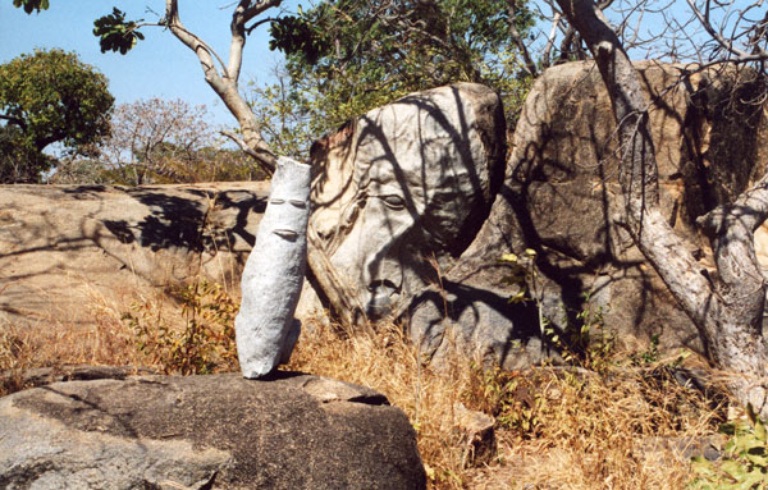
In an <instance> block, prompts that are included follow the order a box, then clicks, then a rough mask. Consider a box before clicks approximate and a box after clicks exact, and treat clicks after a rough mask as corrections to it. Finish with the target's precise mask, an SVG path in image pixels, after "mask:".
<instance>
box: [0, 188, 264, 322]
mask: <svg viewBox="0 0 768 490" xmlns="http://www.w3.org/2000/svg"><path fill="white" fill-rule="evenodd" d="M268 186H269V184H268V183H262V182H248V183H230V182H228V183H221V184H200V185H164V186H144V187H135V188H126V187H112V186H74V185H72V186H35V185H6V186H0V271H2V272H0V291H2V294H1V295H0V322H3V321H5V322H11V323H16V324H21V323H38V322H39V323H41V324H44V325H46V328H50V327H49V326H50V325H51V323H55V324H60V325H65V326H72V327H73V328H74V327H77V326H79V325H82V324H85V323H88V322H91V321H93V314H92V312H91V311H89V309H88V306H89V304H92V303H94V302H97V301H102V300H103V301H104V302H106V303H109V302H110V301H114V302H116V303H117V304H123V305H125V304H127V303H128V302H129V301H130V298H131V294H132V292H135V291H140V292H141V293H142V294H144V295H146V294H147V291H148V290H149V289H151V288H153V287H158V288H165V287H167V286H168V285H170V284H183V283H184V282H185V281H190V280H192V279H194V278H196V277H197V276H198V275H202V276H203V277H208V278H209V279H211V280H213V281H217V282H221V283H226V284H233V283H235V282H236V281H238V280H239V276H240V271H241V270H242V267H243V264H244V263H245V258H246V257H247V254H248V252H249V251H250V249H251V246H252V244H253V241H254V236H255V233H256V230H257V229H258V222H259V219H260V217H261V213H262V212H263V210H264V207H265V206H266V194H267V190H268ZM252 211H257V212H252ZM123 295H127V296H128V297H127V298H125V297H124V296H123ZM94 297H96V298H94Z"/></svg>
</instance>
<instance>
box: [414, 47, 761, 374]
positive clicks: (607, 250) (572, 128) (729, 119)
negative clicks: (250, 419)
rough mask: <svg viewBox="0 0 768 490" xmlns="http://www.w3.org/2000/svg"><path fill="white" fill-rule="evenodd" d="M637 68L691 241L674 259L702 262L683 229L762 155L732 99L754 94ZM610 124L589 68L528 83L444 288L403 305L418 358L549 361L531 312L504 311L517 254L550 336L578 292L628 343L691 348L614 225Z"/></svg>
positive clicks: (692, 231) (618, 206) (743, 179)
mask: <svg viewBox="0 0 768 490" xmlns="http://www.w3.org/2000/svg"><path fill="white" fill-rule="evenodd" d="M637 66H638V68H639V70H640V75H641V77H642V79H643V81H644V83H645V84H646V88H647V90H648V93H649V94H650V95H651V99H652V102H653V107H652V108H651V110H650V118H651V129H652V133H653V134H652V137H653V139H654V143H655V148H656V151H657V160H658V165H659V181H660V186H661V193H662V207H663V209H664V210H665V212H666V213H667V216H668V217H669V221H670V223H672V224H673V226H674V228H675V230H676V231H677V232H678V233H680V234H682V235H685V236H686V237H688V238H690V239H691V240H692V241H693V242H694V243H695V244H696V245H697V246H698V248H697V249H695V250H687V251H685V250H684V251H680V253H692V254H695V256H696V257H697V258H700V260H701V263H702V265H703V266H705V267H709V266H711V259H710V257H711V253H710V250H709V247H708V244H707V243H705V242H704V241H703V240H700V239H699V238H698V232H697V230H696V228H695V225H694V223H695V221H694V220H695V218H696V217H697V216H699V215H700V214H702V213H704V212H706V211H708V210H709V209H712V207H714V206H716V205H718V204H720V203H723V202H727V201H729V200H730V199H733V197H734V196H736V195H737V194H738V193H739V192H741V191H743V190H744V189H745V187H746V186H747V184H748V183H749V182H750V181H752V180H753V179H754V177H755V175H756V173H759V172H760V171H762V166H761V167H760V168H758V166H756V165H755V163H754V162H763V161H764V158H762V156H764V155H763V153H764V152H765V151H766V149H767V148H768V145H766V144H764V143H761V142H765V141H766V138H765V136H761V134H763V133H761V132H760V131H761V128H763V126H764V123H762V122H761V117H762V109H761V108H760V107H755V106H746V105H744V104H743V102H742V101H743V100H749V98H750V97H749V93H750V90H751V89H753V88H754V85H750V83H749V81H748V80H746V79H745V78H744V77H741V76H740V75H739V74H738V73H736V72H734V71H727V70H726V71H720V72H718V71H715V70H705V71H704V72H702V73H698V74H694V75H692V76H690V77H689V78H687V79H685V81H684V82H681V78H680V76H679V75H680V73H681V71H682V70H683V67H682V66H671V65H659V64H656V63H650V62H647V63H643V64H638V65H637ZM734 87H736V92H732V90H731V89H732V88H734ZM614 128H615V122H614V117H613V115H612V111H611V108H610V101H609V99H608V97H607V94H606V91H605V88H604V84H603V83H602V80H601V78H600V74H599V72H598V70H597V68H596V67H595V66H594V65H593V64H592V63H588V62H579V63H571V64H565V65H561V66H558V67H555V68H552V69H550V70H547V71H546V72H545V73H544V75H543V76H542V77H540V78H539V79H538V80H537V81H536V83H535V84H534V87H533V88H532V90H531V92H530V94H529V96H528V98H527V100H526V104H525V107H524V109H523V112H522V114H521V117H520V122H519V123H518V126H517V128H516V131H515V135H514V141H513V147H512V149H511V152H510V156H509V160H508V162H507V168H506V177H505V181H504V185H503V186H502V189H501V192H500V194H499V195H498V196H497V198H496V201H495V203H494V205H493V209H492V211H491V214H490V216H489V218H488V220H487V221H486V222H485V223H484V225H483V228H482V229H481V230H480V232H479V233H478V235H477V237H476V238H475V240H474V241H473V242H472V244H471V245H470V246H469V247H468V249H467V250H466V251H465V252H464V254H463V255H462V257H461V258H460V260H459V261H458V263H457V265H456V266H455V267H454V268H453V269H451V270H450V271H448V272H447V273H446V274H445V276H444V278H443V289H442V290H439V289H437V288H433V289H430V290H427V291H425V292H424V293H423V294H422V295H421V296H420V298H418V299H417V300H416V301H414V302H413V304H412V308H411V332H412V335H413V337H414V339H416V340H418V341H422V345H423V347H424V351H425V352H427V353H429V354H432V355H433V356H436V358H437V359H439V358H441V357H442V356H444V355H446V354H447V353H449V352H451V351H453V350H454V349H455V348H456V346H458V347H459V349H460V350H462V351H464V352H469V353H470V354H471V355H472V356H474V357H478V358H482V359H485V360H489V361H494V362H498V363H500V364H502V365H503V366H505V367H507V368H517V367H521V366H523V365H526V364H530V363H536V362H539V361H541V360H542V359H543V358H544V357H545V356H548V355H549V349H548V348H547V339H546V337H545V336H543V335H542V326H541V324H540V321H539V318H538V315H537V310H536V306H535V304H534V303H533V302H529V303H527V304H509V302H508V301H507V298H509V297H511V296H512V295H513V294H514V293H515V292H516V288H515V287H512V286H510V285H509V284H505V283H504V282H503V281H502V278H503V277H505V276H506V275H509V272H510V268H509V266H508V265H504V264H502V263H500V262H499V259H500V258H501V256H502V254H505V253H510V252H513V253H516V254H518V255H521V256H522V255H523V254H524V250H525V249H527V248H530V249H533V250H535V252H536V254H537V255H536V262H535V264H536V267H535V276H536V279H535V281H534V282H535V284H533V285H532V287H531V290H532V291H533V292H534V296H535V297H536V299H537V300H538V302H539V303H540V304H541V306H542V309H543V313H544V316H545V317H546V319H547V321H548V322H549V325H550V326H551V327H553V328H555V329H560V330H564V329H566V328H567V326H568V325H574V326H575V325H578V324H579V321H580V320H579V318H577V315H578V314H579V312H580V311H583V310H584V309H585V308H586V307H587V306H588V304H587V303H585V300H584V297H585V295H588V296H589V298H590V302H589V304H591V307H592V308H593V310H592V311H593V312H594V313H598V312H601V314H602V317H603V322H604V325H605V327H606V329H611V330H613V331H615V332H616V334H617V336H618V337H619V338H620V339H621V340H622V341H624V342H625V343H628V344H630V345H631V344H632V343H633V342H634V340H633V339H638V340H639V341H640V342H647V340H648V339H650V338H651V336H658V337H659V339H660V341H661V347H662V348H665V347H666V348H672V347H679V346H685V347H690V348H692V349H694V350H701V349H702V345H701V343H700V341H699V336H698V334H697V332H696V329H695V328H694V326H693V325H692V323H691V322H690V320H689V319H688V317H687V316H686V315H685V314H684V313H683V312H682V311H681V310H680V309H679V308H678V306H677V304H676V303H675V301H674V300H673V298H672V297H671V296H670V295H669V293H668V292H667V290H666V288H665V286H664V284H663V283H662V282H661V280H660V279H659V277H658V276H657V274H656V273H655V271H653V269H652V268H651V267H650V266H649V264H647V263H646V262H645V260H644V258H643V256H642V255H641V254H640V252H639V251H638V250H637V249H636V248H635V247H634V245H633V243H632V241H631V239H630V238H629V236H628V235H627V234H626V232H625V231H624V230H623V229H622V228H621V227H620V226H619V225H617V224H616V222H615V221H614V219H615V217H616V216H619V215H620V214H621V210H622V206H623V201H622V198H621V194H620V188H619V184H618V182H617V173H618V160H617V155H618V154H617V148H616V141H615V133H614ZM591 333H592V334H595V333H596V332H595V329H594V325H593V331H592V332H591Z"/></svg>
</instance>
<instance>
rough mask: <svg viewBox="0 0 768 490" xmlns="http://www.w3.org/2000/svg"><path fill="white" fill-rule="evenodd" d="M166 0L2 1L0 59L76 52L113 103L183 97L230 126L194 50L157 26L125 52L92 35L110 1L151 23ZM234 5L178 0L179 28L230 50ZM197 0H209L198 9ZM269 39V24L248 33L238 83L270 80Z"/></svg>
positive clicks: (272, 56) (292, 2)
mask: <svg viewBox="0 0 768 490" xmlns="http://www.w3.org/2000/svg"><path fill="white" fill-rule="evenodd" d="M164 3H165V2H162V1H160V0H143V1H135V0H132V1H125V0H124V1H118V0H114V1H105V0H51V2H50V8H49V9H48V10H45V11H42V12H41V13H39V14H32V15H27V14H26V13H24V11H23V10H22V9H17V8H14V7H13V5H12V2H11V0H0V63H7V62H8V61H10V60H11V59H13V58H15V57H17V56H19V55H20V54H22V53H31V52H32V51H33V50H34V49H36V48H42V49H51V48H60V49H63V50H65V51H74V52H76V53H77V54H78V56H79V57H80V59H81V61H83V62H84V63H87V64H89V65H92V66H94V67H95V68H97V69H98V70H99V71H100V72H101V73H103V74H104V75H106V77H107V78H108V79H109V90H110V92H111V93H112V94H113V95H114V96H115V99H116V104H123V103H129V102H133V101H136V100H139V99H149V98H153V97H159V98H163V99H182V100H185V101H187V102H188V103H190V104H192V105H199V104H204V105H205V106H206V107H207V109H208V111H209V113H210V115H211V118H212V120H211V124H213V125H223V126H227V127H234V126H236V122H235V119H234V118H233V117H232V116H231V115H230V114H229V112H228V111H227V110H226V108H225V107H224V106H223V104H222V103H221V102H219V100H218V98H217V97H216V95H215V94H214V92H213V90H212V89H211V88H210V87H209V86H208V85H207V84H206V83H205V80H204V78H203V73H202V70H201V69H200V64H199V63H198V61H197V57H196V56H195V54H194V53H193V52H192V51H190V50H189V49H188V48H186V47H185V46H183V45H182V44H181V43H180V42H179V41H178V40H176V38H174V37H173V36H172V35H171V34H170V33H169V32H167V31H164V30H163V29H162V28H159V27H148V28H145V29H143V30H142V32H143V33H144V34H145V36H146V39H145V40H144V41H141V42H139V43H138V44H137V46H136V47H135V48H134V49H133V50H132V51H130V52H129V53H128V54H126V55H121V54H119V53H112V52H108V53H101V51H100V49H99V42H98V38H97V37H96V36H94V35H93V33H92V30H93V21H94V20H95V19H96V18H98V17H101V16H102V15H105V14H109V13H111V12H112V6H116V7H118V8H120V9H121V10H123V11H124V12H126V13H127V15H126V18H128V19H137V18H139V19H141V18H143V19H145V20H146V21H147V22H150V21H156V20H157V19H158V18H159V17H161V16H162V12H163V8H164ZM234 3H235V2H234V0H214V1H203V0H194V1H187V2H184V1H182V2H179V4H180V5H179V10H180V14H181V20H182V22H183V23H184V24H185V26H186V27H187V28H188V29H189V30H190V31H192V32H194V33H196V34H198V35H199V36H200V37H201V38H202V39H204V40H205V41H206V42H207V43H209V44H210V45H211V46H213V47H214V49H216V50H217V51H218V52H219V54H220V55H221V56H222V58H224V59H226V58H227V55H228V53H229V40H230V36H229V21H230V18H231V12H232V8H233V5H234ZM297 3H299V2H298V0H286V1H284V2H283V6H282V7H281V9H287V10H288V11H291V10H294V11H295V8H296V5H297ZM305 3H306V2H305ZM201 4H207V6H205V7H199V5H201ZM73 5H77V7H73ZM150 8H151V9H153V10H154V12H153V11H150V10H149V9H150ZM277 13H278V10H277V9H273V10H271V11H267V12H266V13H265V15H274V14H277ZM268 39H269V37H268V25H264V26H261V27H260V28H258V29H257V30H256V31H254V33H253V35H251V36H250V37H249V38H248V42H247V44H246V48H245V55H244V57H243V71H242V74H241V76H240V86H241V89H242V88H243V87H245V86H246V84H247V82H249V81H250V80H257V81H259V82H264V81H268V80H269V79H270V75H269V74H270V70H271V68H272V67H274V65H275V64H276V63H277V62H278V61H279V60H280V59H281V56H280V54H279V53H278V52H273V51H270V50H269V46H268Z"/></svg>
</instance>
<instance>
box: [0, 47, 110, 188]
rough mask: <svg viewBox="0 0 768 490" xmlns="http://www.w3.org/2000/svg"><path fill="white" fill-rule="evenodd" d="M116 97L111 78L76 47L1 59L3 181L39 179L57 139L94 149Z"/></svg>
mask: <svg viewBox="0 0 768 490" xmlns="http://www.w3.org/2000/svg"><path fill="white" fill-rule="evenodd" d="M113 103H114V97H112V95H111V94H110V93H109V90H108V89H107V79H106V78H105V77H104V76H103V75H102V74H101V73H99V72H98V71H96V69H95V68H93V67H91V66H89V65H86V64H83V63H82V62H81V61H80V60H79V58H78V57H77V55H76V54H74V53H66V52H64V51H61V50H58V49H53V50H50V51H42V50H37V51H35V52H34V53H33V54H30V55H21V56H19V57H18V58H15V59H13V60H11V61H10V62H8V63H6V64H4V65H0V123H2V124H3V125H2V126H0V182H37V181H38V180H39V179H40V176H41V173H42V172H45V171H47V170H49V169H50V167H51V166H52V165H53V163H54V160H53V159H52V158H50V157H48V156H46V155H44V154H43V153H42V152H43V150H44V149H45V148H47V147H48V146H49V145H51V144H54V143H58V144H60V145H62V146H63V148H64V150H65V152H67V153H69V154H74V153H77V154H86V155H87V154H92V153H93V152H94V148H93V145H94V144H96V143H97V142H98V141H99V140H100V139H101V138H103V137H104V136H106V135H107V134H109V121H108V116H109V112H110V110H111V109H112V104H113Z"/></svg>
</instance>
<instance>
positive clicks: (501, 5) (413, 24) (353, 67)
mask: <svg viewBox="0 0 768 490" xmlns="http://www.w3.org/2000/svg"><path fill="white" fill-rule="evenodd" d="M519 3H520V5H515V2H511V3H510V2H508V1H507V0H482V1H477V0H436V1H430V2H425V1H420V0H387V1H373V0H364V1H359V0H327V1H324V2H320V3H318V4H317V5H316V6H315V7H314V8H312V9H311V10H307V11H304V10H301V9H299V11H298V13H297V14H296V15H290V16H284V17H281V18H279V19H277V20H275V21H273V22H272V24H271V35H272V41H271V43H270V48H271V49H277V50H280V51H282V52H284V53H285V55H286V57H287V63H286V75H287V79H288V81H289V83H288V85H285V84H284V83H283V82H281V83H283V87H280V88H279V87H277V86H275V87H272V88H270V89H266V90H264V92H266V93H261V94H260V95H262V96H264V95H267V96H268V95H270V93H269V92H270V91H271V92H272V93H273V94H274V93H275V92H278V93H279V92H280V91H281V90H283V91H285V90H287V91H288V94H287V96H285V97H282V99H283V103H285V102H288V103H289V104H290V105H291V111H292V112H294V113H295V112H305V113H307V114H308V118H309V125H310V128H309V129H308V130H309V132H310V133H311V134H314V135H315V137H317V136H319V135H320V134H322V133H324V132H326V131H328V130H329V129H332V128H335V127H336V126H339V125H340V124H342V123H343V122H345V121H346V120H347V119H349V118H352V117H355V116H357V115H359V114H362V113H364V112H366V111H367V110H369V109H372V108H374V107H376V106H379V105H382V104H385V103H387V102H390V101H392V100H394V99H396V98H398V97H400V96H403V95H405V94H407V93H409V92H413V91H418V90H423V89H426V88H432V87H436V86H441V85H446V84H449V83H453V82H460V81H466V82H478V83H484V84H486V85H489V86H492V87H494V88H496V89H497V90H498V91H499V92H501V93H502V95H503V96H505V99H506V102H507V104H508V105H509V106H510V107H512V108H516V107H518V106H519V100H520V97H519V90H520V89H521V88H524V85H525V84H524V82H522V81H521V78H524V77H520V75H521V74H522V70H521V66H522V65H521V61H520V59H519V57H518V55H519V52H518V49H517V45H516V44H515V43H514V41H513V39H512V37H511V36H510V35H509V31H510V29H514V30H516V31H517V32H523V33H524V32H527V31H528V30H529V29H530V28H531V26H532V24H533V19H532V14H531V12H530V11H529V10H527V9H526V8H525V6H524V3H523V2H519ZM511 5H514V6H515V8H512V7H511ZM513 110H514V109H513Z"/></svg>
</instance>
